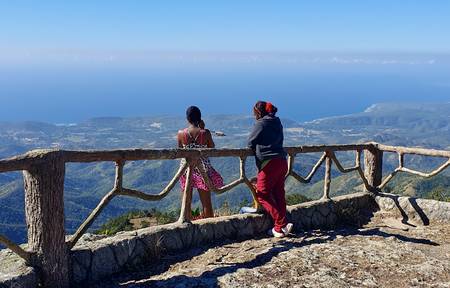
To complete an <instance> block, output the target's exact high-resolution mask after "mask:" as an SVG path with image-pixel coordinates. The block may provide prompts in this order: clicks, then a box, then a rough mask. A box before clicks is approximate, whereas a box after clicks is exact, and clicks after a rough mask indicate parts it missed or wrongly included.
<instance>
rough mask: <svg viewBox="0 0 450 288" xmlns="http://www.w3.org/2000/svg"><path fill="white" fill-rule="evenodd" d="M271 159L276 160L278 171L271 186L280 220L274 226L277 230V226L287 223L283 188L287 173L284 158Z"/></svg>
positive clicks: (280, 226)
mask: <svg viewBox="0 0 450 288" xmlns="http://www.w3.org/2000/svg"><path fill="white" fill-rule="evenodd" d="M272 161H276V162H275V163H274V164H276V165H275V166H276V167H277V169H276V170H277V171H278V175H277V176H278V177H277V178H278V180H277V181H276V182H275V186H274V188H273V197H274V198H275V202H276V203H277V208H278V211H279V213H280V218H279V219H280V220H279V221H277V222H276V223H275V228H276V230H277V228H280V229H281V228H282V227H284V226H286V224H287V219H286V192H285V190H284V182H285V175H286V173H287V162H286V161H285V160H284V159H274V160H272ZM277 231H278V230H277Z"/></svg>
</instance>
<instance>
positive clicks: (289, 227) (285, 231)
mask: <svg viewBox="0 0 450 288" xmlns="http://www.w3.org/2000/svg"><path fill="white" fill-rule="evenodd" d="M293 226H294V224H292V223H288V224H287V225H286V226H285V227H283V228H281V231H282V232H283V234H284V235H288V234H289V233H291V231H292V227H293Z"/></svg>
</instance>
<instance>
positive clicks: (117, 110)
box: [0, 55, 450, 123]
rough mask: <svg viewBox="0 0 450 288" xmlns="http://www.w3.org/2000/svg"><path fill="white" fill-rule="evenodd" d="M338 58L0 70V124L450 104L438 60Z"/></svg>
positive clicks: (300, 115)
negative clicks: (194, 109)
mask: <svg viewBox="0 0 450 288" xmlns="http://www.w3.org/2000/svg"><path fill="white" fill-rule="evenodd" d="M346 57H347V58H345V57H342V58H331V57H328V58H324V59H325V60H324V61H321V60H320V59H319V60H317V59H315V58H311V59H313V60H314V59H315V60H314V61H309V62H308V61H303V62H302V61H300V63H299V61H297V62H295V61H293V62H292V61H291V62H292V63H291V62H289V61H275V62H273V61H272V62H271V61H259V62H252V63H245V62H242V61H240V62H239V61H235V62H233V61H231V62H226V61H225V62H217V61H216V62H214V61H213V62H207V63H187V64H186V63H183V64H176V63H169V64H167V65H165V64H164V63H156V64H155V63H153V62H151V61H150V62H146V63H143V64H139V63H131V64H129V63H126V64H124V63H112V64H110V63H107V64H101V63H100V64H99V63H95V64H92V65H91V64H89V63H82V64H77V65H69V64H61V65H58V64H55V63H52V65H44V64H42V63H38V64H36V65H17V66H14V65H6V66H3V67H0V103H1V104H0V107H1V109H0V111H1V113H0V121H25V120H33V121H45V122H52V123H73V122H80V121H83V120H86V119H88V118H93V117H103V116H123V117H134V116H152V115H184V111H185V108H186V107H187V106H189V105H197V106H199V107H200V108H201V109H202V111H203V113H204V114H245V113H247V114H249V113H251V109H252V106H253V104H254V103H255V101H257V100H260V99H261V100H269V101H272V102H273V103H274V104H275V105H276V106H278V108H279V114H280V115H281V116H283V117H287V118H291V119H294V120H297V121H308V120H312V119H317V118H322V117H327V116H334V115H342V114H350V113H355V112H360V111H363V110H364V109H365V108H367V107H369V106H370V105H371V104H374V103H380V102H443V101H445V102H448V101H449V100H450V61H449V58H450V57H449V56H447V55H438V56H435V55H419V56H417V57H416V56H414V55H413V56H409V58H408V57H406V58H405V57H403V58H401V59H400V60H392V59H396V58H395V57H394V56H392V55H391V56H385V57H383V56H377V57H372V58H368V60H367V59H366V58H361V57H359V58H358V57H356V58H355V57H353V58H352V57H350V56H346ZM308 59H309V58H308ZM402 59H403V60H402ZM405 59H406V60H405ZM416 59H419V60H416ZM297 60H298V59H297ZM294 62H295V63H294Z"/></svg>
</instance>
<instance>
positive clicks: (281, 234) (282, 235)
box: [267, 228, 285, 238]
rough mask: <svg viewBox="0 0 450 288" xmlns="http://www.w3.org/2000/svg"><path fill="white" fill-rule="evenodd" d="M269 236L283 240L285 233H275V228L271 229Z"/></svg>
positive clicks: (268, 232)
mask: <svg viewBox="0 0 450 288" xmlns="http://www.w3.org/2000/svg"><path fill="white" fill-rule="evenodd" d="M267 234H269V235H270V236H273V237H275V238H283V237H284V236H285V235H284V233H282V232H277V231H275V228H272V229H269V231H267Z"/></svg>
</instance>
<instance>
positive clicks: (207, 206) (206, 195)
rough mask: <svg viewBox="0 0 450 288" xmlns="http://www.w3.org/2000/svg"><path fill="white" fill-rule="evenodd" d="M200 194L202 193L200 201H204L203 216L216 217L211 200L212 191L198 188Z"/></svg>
mask: <svg viewBox="0 0 450 288" xmlns="http://www.w3.org/2000/svg"><path fill="white" fill-rule="evenodd" d="M198 194H199V195H200V201H201V202H202V206H203V217H204V218H209V217H214V211H213V207H212V201H211V192H210V191H205V190H201V189H198Z"/></svg>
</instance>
